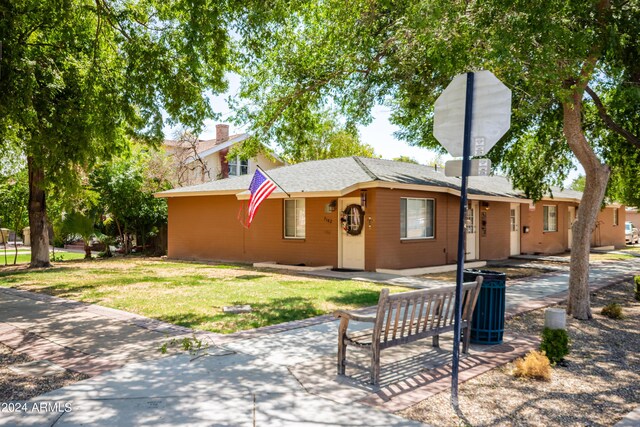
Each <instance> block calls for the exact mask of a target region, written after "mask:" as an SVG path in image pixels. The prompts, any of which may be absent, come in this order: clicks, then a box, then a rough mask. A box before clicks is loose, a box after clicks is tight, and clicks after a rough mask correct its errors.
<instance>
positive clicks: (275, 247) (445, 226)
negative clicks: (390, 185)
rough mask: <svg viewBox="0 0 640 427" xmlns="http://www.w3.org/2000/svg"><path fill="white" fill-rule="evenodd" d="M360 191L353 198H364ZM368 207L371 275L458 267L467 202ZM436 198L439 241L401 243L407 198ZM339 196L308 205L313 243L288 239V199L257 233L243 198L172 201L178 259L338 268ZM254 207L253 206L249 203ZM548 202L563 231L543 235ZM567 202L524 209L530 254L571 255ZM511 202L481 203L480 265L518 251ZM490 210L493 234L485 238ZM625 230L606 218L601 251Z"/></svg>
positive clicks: (396, 197)
mask: <svg viewBox="0 0 640 427" xmlns="http://www.w3.org/2000/svg"><path fill="white" fill-rule="evenodd" d="M360 194H361V192H360V191H359V190H358V191H355V192H353V193H351V194H348V195H346V196H345V197H360ZM366 194H367V205H366V207H365V222H364V227H365V269H366V270H375V269H380V268H383V269H404V268H416V267H427V266H435V265H444V264H452V263H455V262H456V251H457V234H458V233H457V231H458V211H459V198H458V197H456V196H452V195H448V194H444V193H429V192H421V191H409V190H391V189H369V190H367V191H366ZM401 197H416V198H433V199H434V200H435V210H436V218H435V237H434V238H433V239H421V240H401V239H400V198H401ZM332 200H335V199H334V198H309V199H306V237H305V238H304V239H301V240H296V239H285V238H284V237H283V235H284V230H283V228H284V224H283V219H282V218H283V210H284V207H283V200H282V199H268V200H266V201H265V202H263V204H262V205H261V206H260V209H259V212H258V214H257V215H256V217H255V219H254V222H253V224H252V225H251V228H250V229H248V230H247V229H245V228H244V227H242V225H240V223H239V222H238V220H237V214H238V209H239V207H240V202H239V201H238V200H237V199H236V197H235V196H232V195H229V196H194V197H175V198H169V199H168V203H169V233H168V239H169V245H168V246H169V247H168V255H169V257H170V258H177V259H201V260H220V261H244V262H259V261H276V262H280V263H286V264H304V265H310V266H318V265H331V266H337V265H338V231H339V223H338V221H339V213H338V212H337V210H336V211H334V212H331V213H326V212H325V206H326V205H327V204H329V203H330V202H331V201H332ZM243 203H246V202H243ZM544 204H556V205H557V206H558V231H557V232H547V233H543V232H542V224H543V219H542V213H543V208H542V206H543V205H544ZM570 205H573V206H575V204H571V203H567V202H539V203H537V204H536V208H535V210H534V211H530V210H529V206H528V205H526V204H523V205H521V219H520V224H519V225H520V230H521V231H522V228H523V226H529V227H530V232H529V233H526V234H521V252H522V253H548V254H550V253H559V252H564V251H565V250H566V249H567V247H568V245H567V238H568V230H567V229H568V226H569V225H568V223H567V217H568V213H567V208H568V206H570ZM509 209H510V204H509V203H505V202H489V209H488V210H487V209H486V207H483V206H482V203H480V213H479V217H478V233H479V240H480V245H479V247H480V252H479V256H478V259H480V260H493V259H504V258H508V256H509V250H510V227H509ZM483 212H485V213H486V234H483V230H482V228H483V224H482V220H483ZM619 213H620V217H619V219H620V225H619V226H617V227H614V226H612V224H611V223H612V218H613V211H612V209H610V208H607V209H605V210H604V211H603V212H601V214H600V215H599V220H600V221H601V223H600V226H599V237H598V238H599V239H600V242H601V243H600V245H614V246H616V247H621V246H624V221H625V215H624V209H623V208H620V210H619Z"/></svg>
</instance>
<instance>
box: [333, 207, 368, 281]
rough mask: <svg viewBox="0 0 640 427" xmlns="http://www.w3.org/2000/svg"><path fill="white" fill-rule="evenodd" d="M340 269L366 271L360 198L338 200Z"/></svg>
mask: <svg viewBox="0 0 640 427" xmlns="http://www.w3.org/2000/svg"><path fill="white" fill-rule="evenodd" d="M338 209H339V212H340V221H338V226H339V227H340V230H339V237H338V268H348V269H353V270H364V230H365V227H364V226H363V225H364V224H363V223H362V222H363V221H364V218H363V217H361V216H360V215H359V209H362V208H361V207H360V198H359V197H344V198H342V199H338Z"/></svg>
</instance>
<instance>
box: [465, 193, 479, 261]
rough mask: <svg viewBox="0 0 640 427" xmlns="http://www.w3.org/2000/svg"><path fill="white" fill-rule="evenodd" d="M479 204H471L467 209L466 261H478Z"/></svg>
mask: <svg viewBox="0 0 640 427" xmlns="http://www.w3.org/2000/svg"><path fill="white" fill-rule="evenodd" d="M478 237H479V235H478V202H477V201H472V202H470V206H469V208H468V209H467V253H466V257H465V261H471V260H474V259H478V243H479V242H478Z"/></svg>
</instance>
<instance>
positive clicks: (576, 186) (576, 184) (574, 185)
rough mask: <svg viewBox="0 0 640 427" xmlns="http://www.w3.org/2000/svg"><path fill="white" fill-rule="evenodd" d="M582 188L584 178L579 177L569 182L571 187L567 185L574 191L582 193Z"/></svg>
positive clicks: (582, 176)
mask: <svg viewBox="0 0 640 427" xmlns="http://www.w3.org/2000/svg"><path fill="white" fill-rule="evenodd" d="M584 186H585V176H584V175H579V176H578V177H577V178H576V179H574V180H573V181H572V182H571V185H569V188H570V189H572V190H574V191H584Z"/></svg>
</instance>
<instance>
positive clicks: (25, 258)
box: [0, 249, 84, 267]
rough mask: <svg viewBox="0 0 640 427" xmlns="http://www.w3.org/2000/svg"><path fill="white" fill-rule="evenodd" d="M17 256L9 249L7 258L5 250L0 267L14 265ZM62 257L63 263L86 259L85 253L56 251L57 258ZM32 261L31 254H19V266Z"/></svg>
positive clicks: (1, 252) (2, 253)
mask: <svg viewBox="0 0 640 427" xmlns="http://www.w3.org/2000/svg"><path fill="white" fill-rule="evenodd" d="M14 256H15V252H14V251H12V250H9V249H7V255H6V257H5V254H4V250H0V267H1V266H4V265H5V264H7V265H13V257H14ZM59 257H62V260H63V261H67V260H76V259H82V258H84V254H83V253H75V252H60V251H56V258H59ZM30 261H31V253H25V252H24V251H22V252H20V251H19V252H18V260H17V264H27V263H29V262H30Z"/></svg>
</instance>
